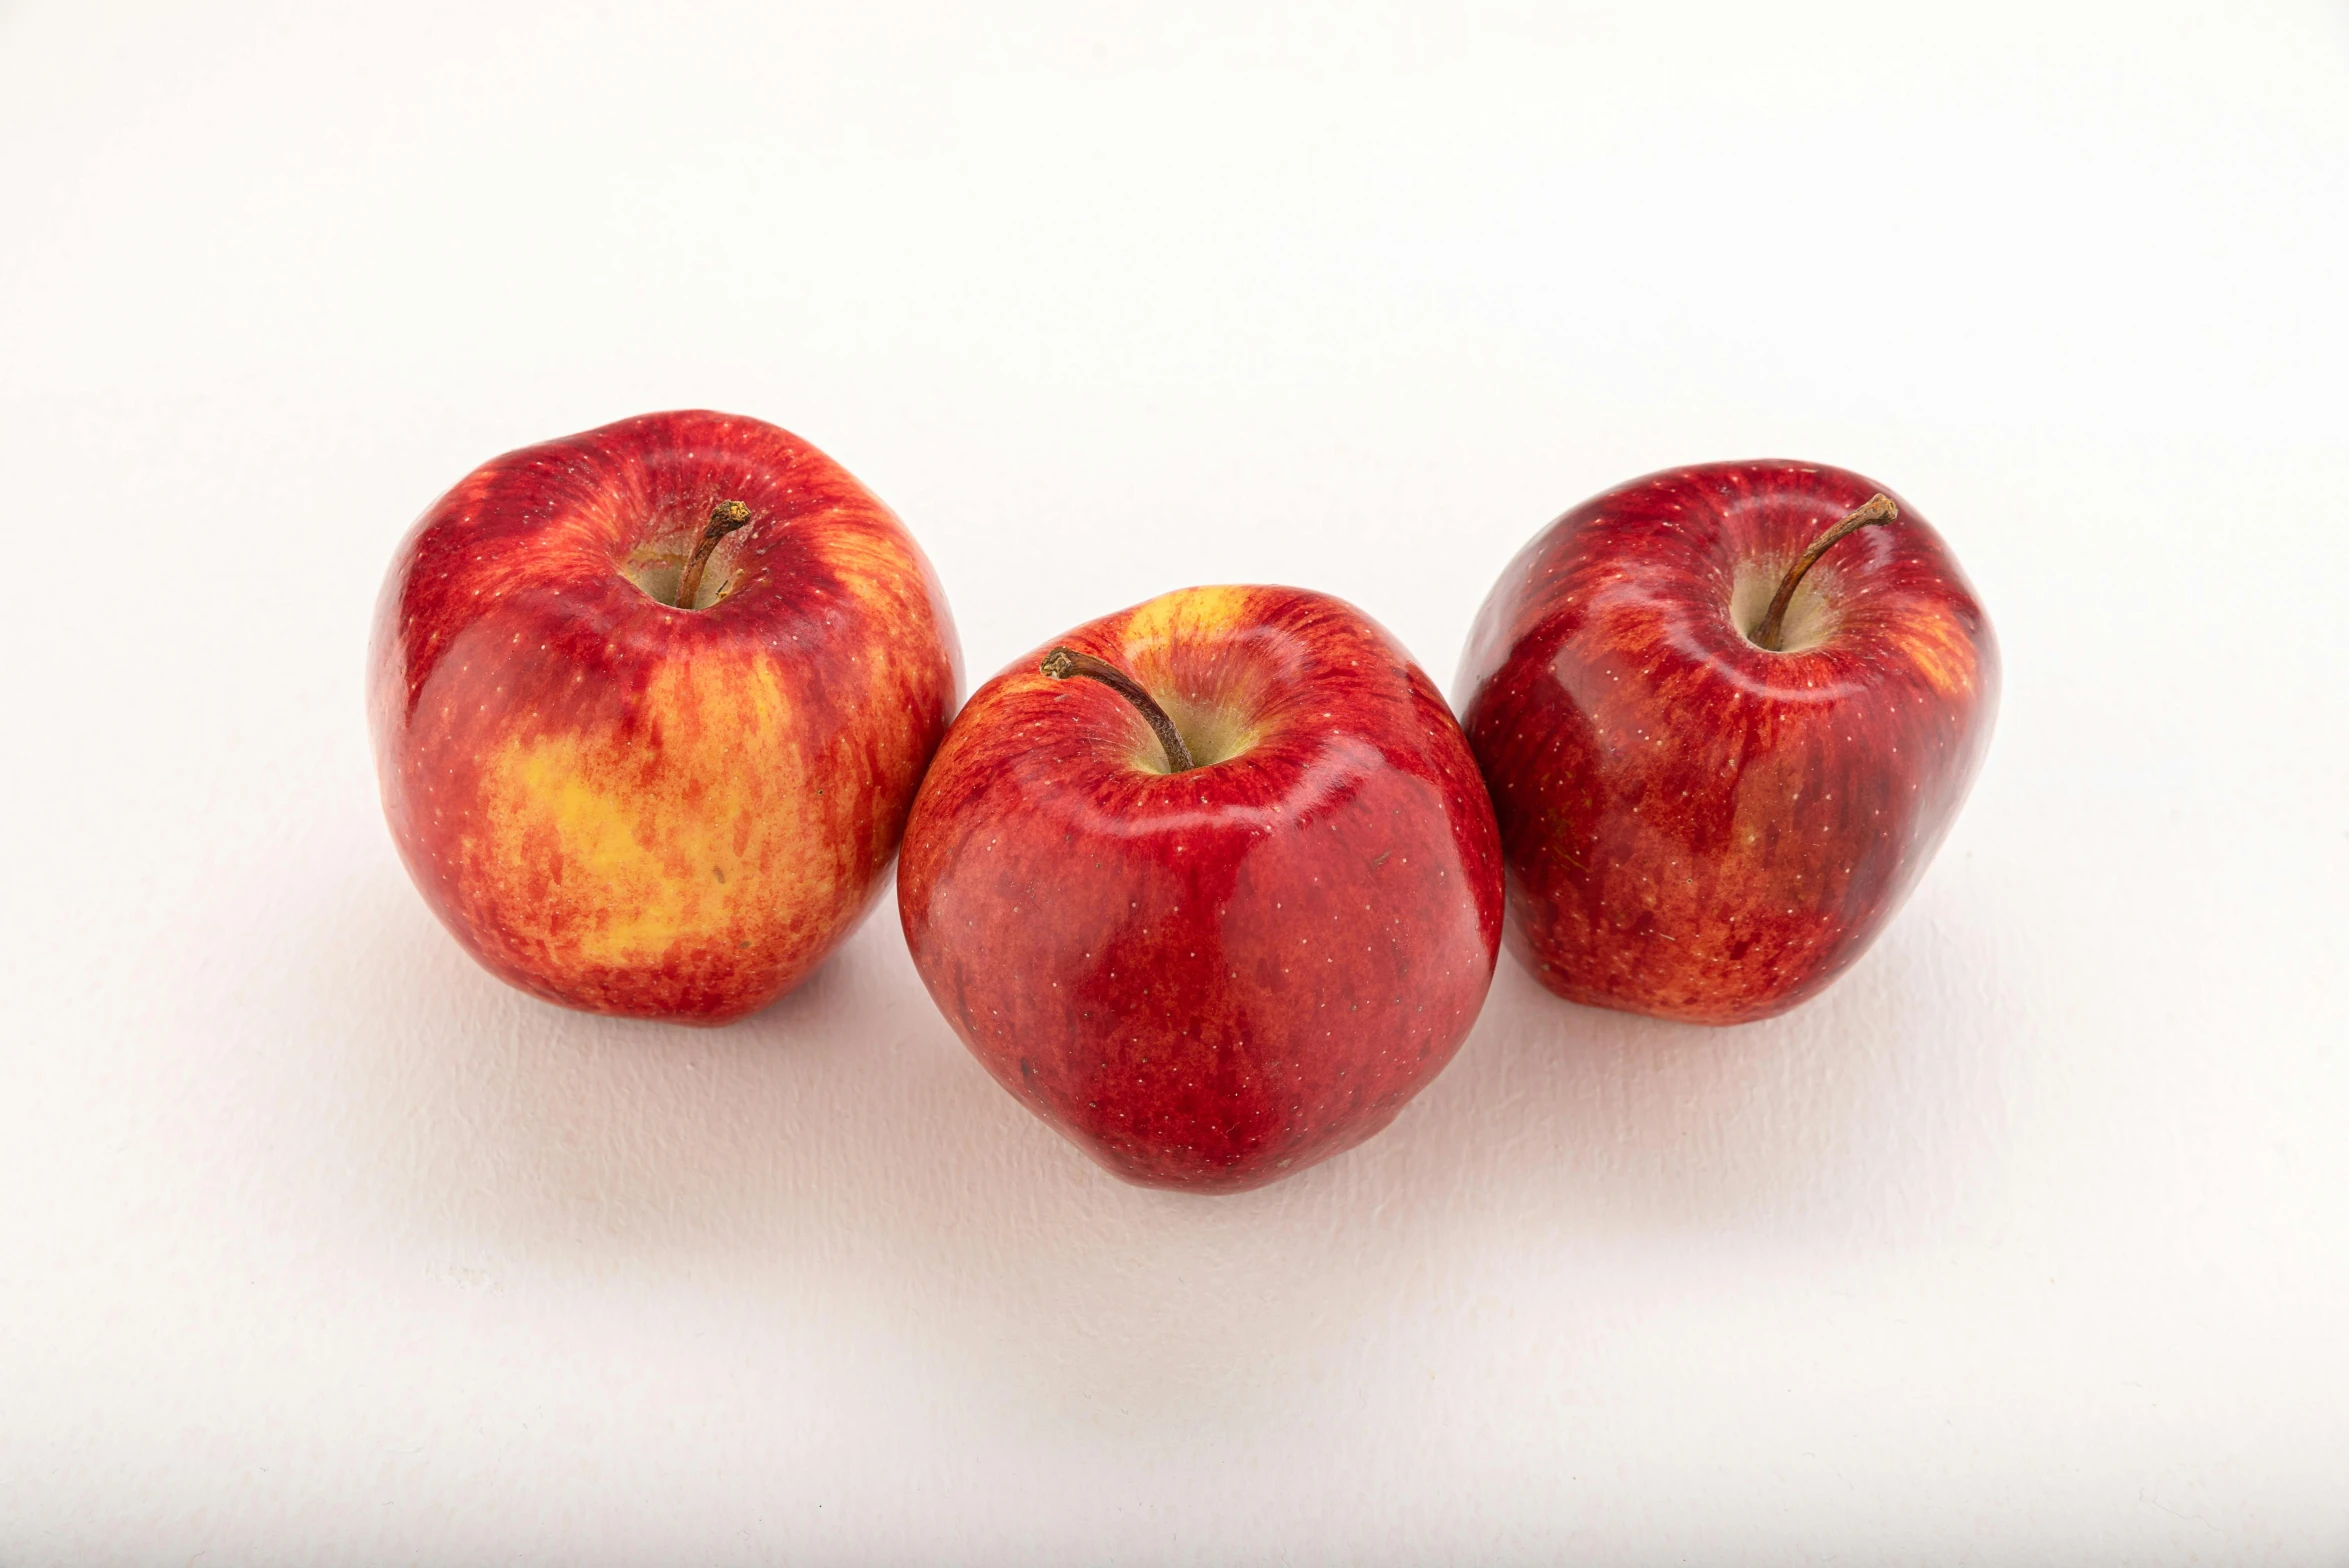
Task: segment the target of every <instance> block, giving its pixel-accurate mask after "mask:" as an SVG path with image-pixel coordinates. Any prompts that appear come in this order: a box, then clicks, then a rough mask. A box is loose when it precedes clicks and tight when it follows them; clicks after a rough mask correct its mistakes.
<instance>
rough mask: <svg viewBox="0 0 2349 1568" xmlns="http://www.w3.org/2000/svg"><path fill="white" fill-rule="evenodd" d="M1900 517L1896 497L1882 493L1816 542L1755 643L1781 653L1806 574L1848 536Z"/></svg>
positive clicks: (1784, 585) (1789, 577)
mask: <svg viewBox="0 0 2349 1568" xmlns="http://www.w3.org/2000/svg"><path fill="white" fill-rule="evenodd" d="M1899 516H1900V508H1899V507H1898V506H1895V505H1894V504H1893V501H1892V497H1890V496H1888V495H1886V494H1885V493H1884V492H1883V491H1881V490H1879V491H1877V492H1876V493H1875V494H1874V495H1872V496H1870V497H1868V504H1867V505H1865V506H1863V507H1861V508H1860V509H1859V510H1858V511H1856V512H1854V513H1852V514H1851V516H1849V517H1847V518H1845V519H1844V520H1843V521H1842V522H1840V523H1837V524H1836V525H1835V526H1834V527H1833V528H1830V529H1828V530H1827V531H1826V532H1825V533H1823V534H1821V535H1820V536H1819V537H1818V538H1816V539H1814V540H1812V541H1811V547H1810V548H1809V549H1808V550H1805V551H1804V552H1803V555H1802V559H1801V560H1799V561H1797V562H1795V563H1794V568H1793V570H1791V571H1789V572H1788V573H1787V574H1786V576H1785V577H1784V578H1782V579H1780V581H1779V584H1778V594H1777V597H1776V598H1773V599H1772V600H1771V601H1770V608H1769V610H1768V611H1767V612H1765V613H1764V614H1763V616H1762V624H1761V625H1759V626H1757V627H1755V628H1754V641H1755V642H1756V643H1758V644H1760V645H1761V646H1762V647H1764V648H1767V649H1769V650H1770V651H1771V652H1772V653H1776V652H1778V644H1779V642H1780V641H1781V640H1782V639H1783V638H1784V636H1785V633H1786V607H1787V606H1788V605H1789V604H1791V603H1793V602H1794V590H1795V587H1796V586H1797V585H1798V584H1799V583H1801V582H1802V580H1803V574H1804V573H1805V572H1808V571H1809V570H1810V569H1811V568H1812V567H1814V566H1816V565H1818V564H1819V557H1820V556H1822V555H1825V554H1826V553H1827V552H1828V551H1829V550H1832V549H1834V548H1835V546H1836V544H1837V542H1838V541H1840V540H1841V539H1842V538H1843V536H1844V535H1846V534H1848V533H1852V532H1855V531H1857V530H1859V529H1862V528H1874V527H1879V526H1881V525H1883V524H1885V523H1889V522H1891V521H1892V520H1893V519H1895V518H1897V517H1899Z"/></svg>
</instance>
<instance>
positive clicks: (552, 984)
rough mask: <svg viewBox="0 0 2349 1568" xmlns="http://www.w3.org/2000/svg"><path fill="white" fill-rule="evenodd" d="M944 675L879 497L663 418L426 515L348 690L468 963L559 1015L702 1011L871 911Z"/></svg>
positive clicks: (924, 590)
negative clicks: (356, 684) (356, 699)
mask: <svg viewBox="0 0 2349 1568" xmlns="http://www.w3.org/2000/svg"><path fill="white" fill-rule="evenodd" d="M681 595H682V598H683V600H684V602H683V603H680V602H679V600H680V597H681ZM959 685H960V654H959V652H958V651H957V647H956V643H955V635H954V625H953V622H952V620H951V618H950V617H949V615H948V613H947V608H946V598H945V595H944V594H943V593H942V592H941V591H940V589H939V586H938V582H937V579H936V577H935V576H934V575H933V574H932V572H931V570H930V567H929V564H928V562H926V561H925V560H924V559H923V558H922V553H921V551H920V550H919V549H918V548H917V547H916V546H915V544H914V542H913V539H912V537H911V536H910V535H908V534H907V533H906V531H905V528H904V526H903V525H902V524H900V523H899V522H898V520H897V519H896V517H894V516H893V515H891V513H890V512H889V510H888V508H886V507H885V506H883V505H882V504H881V503H880V502H879V501H878V500H876V499H875V498H874V497H873V496H872V495H871V494H870V493H869V492H868V491H866V490H865V489H864V487H863V486H861V485H859V484H858V483H857V482H856V481H855V480H854V479H853V478H851V477H850V476H849V475H848V474H847V473H846V472H845V471H844V470H843V469H841V468H840V467H839V465H837V464H836V463H834V462H833V461H832V460H831V459H829V458H827V457H826V456H825V455H824V454H823V453H821V452H819V451H817V450H816V449H815V448H814V447H812V446H810V445H808V444H807V443H806V442H805V441H802V440H800V439H799V438H798V437H796V436H794V435H792V434H790V433H789V432H787V431H784V430H779V429H777V428H776V427H774V426H772V425H769V424H765V423H763V422H761V421H759V420H756V419H749V418H744V417H742V416H739V415H728V414H717V413H708V412H698V411H689V412H680V413H665V414H648V415H644V416H642V417H640V418H636V419H628V420H622V421H620V422H619V423H617V424H611V425H606V426H604V427H602V428H601V429H597V430H590V431H587V432H585V433H584V434H580V435H576V436H570V437H566V438H564V439H561V440H556V441H549V442H546V443H544V444H542V445H539V446H533V447H526V448H524V449H522V450H520V451H517V452H511V453H508V454H507V455H505V456H504V457H500V458H497V459H495V460H493V461H491V462H488V463H485V464H483V465H482V466H481V467H480V468H478V469H476V470H474V472H473V473H471V474H469V475H467V476H466V477H465V479H464V480H462V481H461V482H460V483H459V484H458V485H457V486H456V488H455V489H453V490H451V491H450V492H449V493H448V494H447V495H445V496H443V497H441V499H440V500H439V501H437V502H436V503H434V504H433V506H432V508H431V509H430V510H429V511H427V512H426V513H425V514H424V516H423V517H422V518H421V519H419V520H418V522H417V523H416V525H415V527H414V528H413V529H412V530H411V531H410V532H409V534H408V536H407V538H406V540H405V541H404V542H403V543H402V544H401V545H400V548H399V551H398V554H397V555H396V556H395V558H394V560H393V562H392V566H391V571H390V574H389V576H388V577H387V579H386V580H385V583H384V588H383V594H382V597H381V599H380V600H379V602H378V605H377V610H376V619H375V628H374V637H373V642H372V646H371V648H370V652H369V703H368V709H369V720H370V727H371V729H372V732H373V735H374V742H375V755H376V767H377V775H378V778H379V781H380V783H381V786H382V791H383V804H384V813H385V816H386V817H387V818H388V819H389V821H390V824H391V830H392V837H393V839H394V841H395V842H396V843H397V844H398V846H399V851H400V856H401V859H402V860H403V861H404V862H405V863H406V865H407V867H408V871H409V874H410V875H411V876H412V877H413V878H414V879H415V882H416V886H417V888H418V889H419V890H420V891H421V892H422V893H423V895H424V897H425V900H426V902H427V903H429V904H430V905H431V907H432V909H433V912H434V913H435V914H437V915H438V916H439V917H440V919H441V921H442V922H443V923H444V924H445V925H447V927H448V928H449V930H450V931H451V932H452V933H453V934H454V935H455V936H456V938H457V940H458V941H459V942H460V943H462V944H463V945H464V947H465V948H466V950H467V951H468V952H470V953H472V954H473V956H474V957H475V958H477V959H479V960H480V961H481V963H482V964H483V965H484V966H485V967H487V968H488V969H489V970H490V971H491V972H492V973H494V974H496V975H498V976H500V977H501V978H503V979H505V980H508V981H510V982H512V983H513V984H514V985H517V986H520V987H521V988H522V989H524V990H526V991H529V992H532V993H533V994H535V995H538V996H541V997H544V998H546V999H547V1000H549V1001H552V1002H559V1003H561V1004H563V1005H564V1006H567V1007H576V1008H583V1009H586V1010H588V1011H591V1012H599V1013H616V1014H624V1015H628V1016H633V1017H641V1018H664V1019H673V1020H677V1021H680V1022H685V1023H697V1024H718V1023H725V1022H728V1021H730V1020H732V1019H735V1018H739V1017H741V1016H743V1015H744V1014H746V1013H749V1012H751V1011H753V1010H754V1009H756V1008H759V1007H761V1006H764V1005H765V1004H766V1003H768V1002H770V1001H772V1000H774V999H775V998H776V997H778V996H780V995H782V994H783V993H784V992H785V991H788V990H789V989H791V987H793V986H794V985H797V984H798V983H799V982H800V981H801V980H802V979H803V978H805V977H806V975H807V974H808V973H809V971H810V970H812V969H813V968H814V967H815V966H816V965H817V964H818V963H819V962H820V961H821V960H822V959H823V957H824V956H825V954H826V953H828V952H829V951H831V949H832V948H833V947H834V946H835V945H836V944H837V943H838V942H839V941H840V939H841V938H842V937H843V936H845V935H846V934H847V933H848V931H849V930H850V928H851V927H852V926H854V924H855V923H856V921H857V920H858V919H859V917H860V916H861V915H862V914H863V913H864V912H865V911H866V910H867V909H868V908H869V907H870V906H871V904H872V902H873V899H874V897H875V895H876V894H877V893H878V892H879V889H880V884H881V879H882V876H883V874H884V872H885V871H886V870H887V868H888V865H889V861H890V857H891V856H892V855H893V854H894V853H895V852H896V849H897V845H898V840H899V838H900V836H901V834H902V831H903V828H904V824H905V819H906V814H907V812H908V811H909V810H910V809H911V807H912V804H913V797H914V792H915V790H916V789H917V787H918V786H919V785H920V783H921V777H922V771H923V769H924V767H925V766H926V765H927V764H928V762H929V760H930V757H931V754H932V753H933V752H934V751H935V750H936V749H937V746H938V742H939V740H940V739H941V738H942V737H943V736H944V734H945V732H946V726H947V723H948V720H949V719H950V718H951V717H952V714H953V711H954V703H955V698H956V695H957V691H958V689H959Z"/></svg>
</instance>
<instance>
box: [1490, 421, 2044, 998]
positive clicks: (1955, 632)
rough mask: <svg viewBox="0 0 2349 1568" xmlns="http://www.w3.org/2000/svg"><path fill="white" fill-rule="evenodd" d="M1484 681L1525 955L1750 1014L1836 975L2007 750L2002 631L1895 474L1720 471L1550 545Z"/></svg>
mask: <svg viewBox="0 0 2349 1568" xmlns="http://www.w3.org/2000/svg"><path fill="white" fill-rule="evenodd" d="M1846 522H1849V523H1850V524H1851V527H1850V528H1849V529H1848V530H1845V531H1844V532H1842V533H1837V530H1838V528H1839V526H1840V525H1842V524H1844V523H1846ZM1830 535H1833V536H1834V537H1833V538H1830V537H1829V536H1830ZM1821 546H1823V548H1814V547H1821ZM1806 563H1807V564H1806ZM1789 585H1792V591H1791V594H1790V595H1782V592H1781V591H1782V590H1784V589H1786V588H1788V587H1789ZM1781 598H1783V599H1784V602H1783V604H1782V605H1781V606H1780V608H1781V610H1782V624H1779V625H1776V626H1772V625H1770V624H1769V621H1770V610H1771V606H1772V601H1773V600H1774V599H1781ZM1459 691H1460V696H1461V698H1462V712H1463V715H1464V723H1465V725H1466V728H1467V731H1468V740H1469V744H1470V745H1471V746H1472V747H1474V748H1475V751H1476V757H1477V761H1478V763H1479V764H1480V765H1481V766H1482V767H1483V769H1484V776H1485V781H1486V782H1487V783H1488V784H1489V785H1490V786H1491V789H1492V795H1493V806H1494V810H1495V812H1496V813H1497V814H1498V816H1499V819H1500V826H1501V841H1502V843H1503V845H1504V846H1505V851H1506V856H1507V861H1508V873H1509V906H1510V910H1511V912H1512V915H1513V917H1514V918H1512V920H1511V921H1510V947H1511V950H1512V951H1514V952H1516V953H1517V954H1519V955H1520V956H1521V957H1522V958H1523V959H1524V961H1525V963H1526V964H1527V966H1528V967H1530V968H1531V969H1532V970H1533V972H1534V973H1535V974H1536V975H1538V976H1539V977H1540V978H1541V981H1542V983H1543V984H1545V985H1547V986H1548V987H1549V988H1550V989H1551V990H1553V991H1556V992H1557V993H1558V994H1559V995H1561V996H1564V997H1566V998H1568V999H1569V1000H1572V1001H1576V1002H1587V1003H1592V1004H1595V1005H1598V1006H1603V1007H1619V1008H1626V1009H1629V1010H1631V1011H1634V1012H1641V1013H1652V1014H1655V1015H1657V1016H1659V1017H1664V1018H1677V1019H1685V1020H1690V1021H1694V1022H1699V1023H1717V1024H1728V1023H1739V1022H1742V1021H1744V1020H1747V1019H1754V1018H1766V1017H1769V1016H1770V1015H1772V1014H1774V1013H1778V1012H1782V1011H1784V1010H1785V1009H1787V1008H1789V1007H1792V1006H1794V1005H1795V1004H1796V1003H1798V1002H1800V1001H1802V1000H1804V999H1805V998H1807V997H1810V996H1812V995H1815V994H1816V993H1817V992H1818V991H1819V990H1820V989H1821V988H1822V987H1824V986H1825V985H1827V983H1828V982H1829V981H1831V980H1833V979H1834V978H1835V977H1836V976H1837V975H1839V974H1841V973H1842V972H1843V971H1844V970H1845V969H1846V968H1848V967H1849V966H1850V965H1851V963H1852V962H1853V961H1854V960H1855V959H1857V958H1858V957H1859V956H1860V954H1861V953H1862V952H1864V951H1865V950H1866V949H1867V946H1868V944H1869V943H1870V942H1872V941H1873V940H1875V938H1876V935H1877V933H1878V932H1880V931H1882V930H1883V929H1884V926H1885V923H1886V922H1887V921H1888V920H1890V919H1891V918H1892V914H1893V912H1894V911H1895V910H1896V909H1898V908H1899V907H1900V903H1901V900H1902V899H1904V898H1905V897H1907V895H1908V893H1909V890H1910V889H1911V888H1913V887H1915V886H1916V882H1917V878H1918V877H1919V876H1920V875H1921V874H1922V873H1923V871H1924V869H1925V865H1926V862H1927V861H1929V860H1930V859H1931V858H1932V856H1933V852H1934V850H1935V849H1936V848H1938V847H1939V846H1940V843H1941V840H1942V837H1943V835H1944V834H1946V833H1947V832H1948V831H1949V825H1950V821H1951V819H1952V818H1953V817H1954V816H1955V815H1956V814H1957V810H1958V807H1959V805H1960V804H1961V803H1962V802H1963V801H1964V799H1965V797H1966V791H1967V789H1968V787H1969V786H1970V785H1971V784H1972V782H1973V778H1974V774H1975V770H1976V769H1977V767H1978V766H1979V765H1980V763H1981V760H1982V754H1983V751H1984V749H1985V748H1986V747H1987V746H1988V744H1989V740H1990V728H1991V722H1992V719H1993V717H1994V715H1995V713H1996V710H1997V705H1998V646H1997V642H1996V640H1995V639H1994V638H1993V637H1992V635H1991V631H1990V621H1989V618H1988V617H1987V616H1986V615H1984V614H1983V612H1982V606H1981V604H1980V603H1979V602H1978V601H1977V600H1976V599H1975V597H1974V590H1973V588H1972V587H1971V586H1970V585H1969V584H1968V583H1967V581H1966V577H1965V574H1964V573H1963V572H1961V571H1960V570H1959V569H1958V564H1957V562H1956V561H1955V560H1954V559H1952V558H1951V556H1950V553H1949V550H1948V547H1947V546H1945V545H1944V544H1943V543H1942V542H1941V538H1940V536H1939V535H1938V534H1936V533H1934V531H1933V530H1932V529H1931V528H1930V527H1928V526H1927V525H1926V522H1925V520H1924V518H1922V517H1920V516H1918V515H1917V513H1916V511H1915V510H1914V509H1913V508H1911V507H1909V506H1908V505H1907V504H1906V503H1905V502H1899V501H1897V499H1895V498H1893V497H1891V496H1890V495H1889V494H1888V493H1886V492H1883V491H1882V490H1881V487H1879V486H1878V485H1876V484H1875V483H1874V482H1873V481H1871V480H1867V479H1863V478H1861V477H1860V476H1859V475H1857V474H1852V473H1847V472H1845V471H1844V470H1842V469H1840V468H1829V467H1826V466H1824V465H1821V464H1815V463H1790V462H1751V463H1716V464H1709V465H1707V466H1704V467H1699V468H1682V469H1674V470H1671V471H1670V472H1667V473H1660V474H1651V475H1649V476H1648V477H1647V478H1645V479H1639V480H1634V481H1633V482H1632V483H1630V484H1627V485H1624V486H1622V487H1620V488H1618V489H1614V490H1610V491H1608V492H1607V493H1606V494H1605V495H1602V496H1599V497H1597V498H1595V499H1593V500H1590V501H1586V502H1584V503H1583V504H1582V505H1581V506H1578V507H1576V508H1575V509H1574V510H1573V511H1571V512H1568V513H1567V514H1566V515H1565V516H1564V517H1561V518H1559V519H1558V520H1557V521H1556V522H1555V523H1552V524H1551V525H1550V527H1549V528H1548V529H1547V530H1546V531H1545V532H1543V533H1542V534H1541V536H1540V537H1538V538H1536V539H1535V540H1534V541H1533V543H1531V544H1530V545H1528V546H1526V548H1525V549H1524V551H1523V552H1521V553H1520V554H1519V555H1518V557H1517V559H1516V560H1514V561H1512V562H1511V563H1510V565H1509V569H1508V570H1507V571H1506V572H1504V573H1503V574H1502V576H1501V580H1500V582H1499V584H1498V585H1496V586H1495V587H1494V589H1493V592H1492V595H1491V596H1490V597H1489V598H1488V599H1486V600H1485V604H1484V609H1483V611H1482V613H1481V614H1479V615H1478V617H1477V621H1476V628H1475V631H1474V632H1473V633H1472V634H1471V636H1470V639H1469V645H1468V654H1467V658H1466V660H1465V662H1464V665H1463V668H1462V670H1461V677H1460V688H1459Z"/></svg>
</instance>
